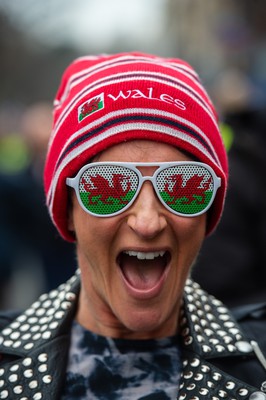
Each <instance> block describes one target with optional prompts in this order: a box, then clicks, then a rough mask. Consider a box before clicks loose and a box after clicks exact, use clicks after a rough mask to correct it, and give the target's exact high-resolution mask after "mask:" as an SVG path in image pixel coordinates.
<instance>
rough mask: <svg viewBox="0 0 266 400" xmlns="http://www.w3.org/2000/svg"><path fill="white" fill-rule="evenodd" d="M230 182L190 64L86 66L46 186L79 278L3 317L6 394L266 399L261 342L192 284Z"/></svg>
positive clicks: (131, 57)
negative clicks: (73, 252)
mask: <svg viewBox="0 0 266 400" xmlns="http://www.w3.org/2000/svg"><path fill="white" fill-rule="evenodd" d="M227 175H228V169H227V158H226V153H225V150H224V146H223V143H222V140H221V136H220V133H219V129H218V125H217V120H216V113H215V110H214V108H213V105H212V103H211V101H210V99H209V97H208V95H207V94H206V92H205V90H204V88H203V86H202V85H201V83H200V81H199V80H198V77H197V75H196V73H195V71H194V70H193V69H192V68H191V67H190V66H189V65H188V64H187V63H185V62H184V61H182V60H176V59H163V58H160V57H156V56H152V55H146V54H139V53H125V54H117V55H112V56H108V55H105V56H95V57H83V58H80V59H77V60H75V61H74V62H73V63H72V64H71V65H70V66H69V67H68V69H67V70H66V72H65V73H64V76H63V79H62V83H61V86H60V88H59V91H58V94H57V97H56V100H55V110H54V127H53V132H52V135H51V139H50V144H49V149H48V154H47V159H46V166H45V173H44V178H45V191H46V196H47V205H48V208H49V211H50V215H51V218H52V220H53V222H54V224H55V225H56V227H57V229H58V231H59V232H60V233H61V235H62V236H63V237H64V238H65V239H66V240H69V241H75V242H76V252H77V263H78V271H77V274H76V275H75V276H74V277H73V278H72V279H70V281H69V282H67V283H66V284H65V285H61V286H60V287H59V288H58V290H55V291H52V292H51V293H48V294H44V295H42V296H41V297H40V299H39V300H38V301H37V302H36V303H34V304H33V305H32V306H31V307H30V308H29V309H28V310H26V311H25V312H24V313H23V314H22V315H20V316H18V317H12V318H14V319H13V320H12V321H11V322H10V323H8V322H7V318H9V319H12V318H11V316H9V317H7V318H6V319H4V318H3V319H2V324H3V325H5V327H4V329H3V330H2V333H1V336H0V337H1V339H0V341H1V347H0V352H1V354H2V361H1V364H0V375H1V376H0V379H1V381H0V382H1V383H0V385H1V386H0V398H1V399H3V398H14V399H16V398H19V399H29V398H30V399H64V400H66V399H148V398H149V399H176V398H178V399H206V398H208V399H217V398H218V399H219V398H225V397H227V398H230V399H248V398H249V399H251V400H252V399H253V400H255V399H265V398H266V394H265V393H264V392H263V385H262V383H263V380H265V370H264V368H263V360H264V358H263V354H262V353H261V351H260V348H259V347H258V344H257V342H256V341H255V340H253V341H250V339H249V338H247V337H246V335H245V334H244V332H242V330H241V328H240V327H239V325H238V324H237V322H236V321H235V320H234V318H233V317H232V315H231V314H230V312H229V311H228V310H227V309H226V308H225V307H224V306H223V305H222V303H221V302H219V301H218V300H216V299H214V298H213V297H211V296H209V295H208V294H207V293H205V292H204V291H203V290H201V288H200V287H199V286H198V285H197V284H196V283H194V282H192V281H191V280H190V279H189V275H190V271H191V268H192V266H193V264H194V262H195V260H196V258H197V254H198V252H199V250H200V247H201V245H202V242H203V240H204V238H205V237H206V235H209V234H210V233H211V232H212V231H213V230H214V229H215V227H216V226H217V224H218V222H219V219H220V217H221V213H222V209H223V204H224V198H225V193H226V187H227ZM214 268H215V266H214ZM264 329H265V328H264ZM253 339H254V338H253ZM256 354H257V355H258V354H259V356H260V360H261V361H259V360H258V359H257V356H256ZM235 371H236V372H235ZM247 371H249V372H248V373H247ZM12 396H13V397H12Z"/></svg>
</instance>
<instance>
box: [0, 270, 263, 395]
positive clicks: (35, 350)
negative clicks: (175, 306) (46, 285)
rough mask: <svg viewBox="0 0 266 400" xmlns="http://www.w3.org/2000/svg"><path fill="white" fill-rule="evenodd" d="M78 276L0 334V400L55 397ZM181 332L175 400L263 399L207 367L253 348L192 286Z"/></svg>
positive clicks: (62, 370) (188, 289) (221, 309)
mask: <svg viewBox="0 0 266 400" xmlns="http://www.w3.org/2000/svg"><path fill="white" fill-rule="evenodd" d="M78 275H79V272H77V273H76V274H75V275H74V276H73V277H72V278H71V279H70V280H69V281H68V282H66V283H65V284H63V285H61V286H60V287H59V288H58V289H57V290H53V291H52V292H50V293H48V294H44V295H42V296H41V297H40V298H39V300H38V301H36V302H35V303H34V304H33V305H32V306H31V307H30V308H29V309H27V310H26V311H25V312H24V313H23V314H22V315H20V316H19V317H18V318H17V319H15V320H14V321H13V322H12V323H11V324H10V325H9V326H8V327H6V328H5V329H4V330H3V331H2V332H1V333H0V354H2V355H4V356H5V359H6V360H7V359H8V360H9V362H5V363H4V366H3V367H1V366H0V398H1V399H11V398H12V399H14V400H15V399H25V400H26V399H34V400H38V399H48V398H49V399H50V400H57V399H58V398H59V397H60V393H61V390H62V386H63V384H64V379H65V371H66V365H67V358H68V350H69V341H70V329H71V328H70V327H71V324H72V321H73V318H74V316H75V312H76V307H77V297H78V293H79V287H80V281H79V276H78ZM180 327H181V336H182V342H183V345H182V346H183V349H182V353H183V373H182V376H181V382H180V390H179V394H178V399H179V400H184V399H187V400H200V399H202V400H206V399H212V400H216V399H222V398H227V399H231V400H232V399H243V400H244V399H252V395H253V394H255V395H256V393H259V394H260V395H263V393H261V392H258V391H257V389H255V388H253V387H251V386H248V385H246V384H244V383H243V382H241V381H238V380H237V379H235V378H233V377H231V376H230V375H228V374H226V373H224V372H222V371H220V370H219V369H218V368H216V367H215V366H214V365H213V364H212V362H211V360H212V359H214V358H222V357H228V356H230V357H236V356H240V355H241V356H242V355H243V354H250V353H252V347H251V345H250V344H249V342H248V341H247V340H246V339H245V337H244V335H243V333H242V332H241V329H240V328H239V326H238V325H237V323H236V322H235V320H234V318H233V317H232V315H231V314H230V313H229V311H228V310H227V309H226V308H225V307H224V306H223V304H222V303H221V302H220V301H218V300H216V299H215V298H214V297H211V296H209V295H208V294H206V293H205V292H204V291H203V290H202V289H201V288H200V286H199V285H197V284H196V283H195V282H193V281H191V280H188V281H187V285H186V287H185V294H184V301H183V306H182V312H181V319H180ZM0 361H1V360H0ZM250 396H251V397H250ZM257 398H258V399H261V398H260V397H254V399H257ZM262 399H263V398H262ZM264 399H266V395H265V397H264Z"/></svg>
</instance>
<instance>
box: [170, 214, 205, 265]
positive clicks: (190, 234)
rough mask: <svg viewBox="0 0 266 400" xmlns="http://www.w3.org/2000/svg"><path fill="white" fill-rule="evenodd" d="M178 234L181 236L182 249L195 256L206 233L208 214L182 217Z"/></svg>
mask: <svg viewBox="0 0 266 400" xmlns="http://www.w3.org/2000/svg"><path fill="white" fill-rule="evenodd" d="M176 232H177V233H176V236H177V238H179V243H180V245H181V246H180V249H181V251H182V249H183V250H184V251H186V252H187V253H188V254H187V255H188V256H189V253H191V254H190V255H191V257H192V258H193V257H195V256H196V255H197V253H198V251H199V249H200V247H201V245H202V242H203V240H204V239H205V235H206V214H202V215H200V216H198V217H192V218H182V221H180V223H179V224H177V225H176Z"/></svg>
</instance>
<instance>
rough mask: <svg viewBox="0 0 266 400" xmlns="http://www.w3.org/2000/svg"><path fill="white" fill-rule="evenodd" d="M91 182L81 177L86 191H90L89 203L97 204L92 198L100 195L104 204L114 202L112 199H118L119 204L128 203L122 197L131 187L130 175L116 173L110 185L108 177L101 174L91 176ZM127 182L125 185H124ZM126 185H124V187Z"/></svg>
mask: <svg viewBox="0 0 266 400" xmlns="http://www.w3.org/2000/svg"><path fill="white" fill-rule="evenodd" d="M90 180H91V183H90V182H86V181H85V179H84V178H82V179H81V183H82V184H83V186H84V189H85V190H86V192H88V202H89V204H97V202H95V201H93V200H92V197H95V196H99V198H100V200H101V201H102V202H103V203H104V204H113V203H114V201H113V200H112V199H110V198H111V197H112V198H113V199H118V200H119V204H127V203H128V201H123V200H122V197H124V196H126V195H127V193H128V192H129V190H130V189H131V183H130V177H129V176H126V175H123V174H114V175H113V179H112V185H110V183H109V181H108V179H106V178H104V177H103V176H101V175H98V174H97V175H95V176H91V177H90ZM123 184H125V185H123ZM123 186H124V187H123Z"/></svg>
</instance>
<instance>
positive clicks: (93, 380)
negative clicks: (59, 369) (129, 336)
mask: <svg viewBox="0 0 266 400" xmlns="http://www.w3.org/2000/svg"><path fill="white" fill-rule="evenodd" d="M180 372H181V358H180V350H179V339H178V336H173V337H169V338H165V339H154V340H126V339H111V338H105V337H103V336H99V335H96V334H94V333H92V332H90V331H88V330H86V329H84V328H83V327H82V326H80V325H79V324H77V323H76V322H74V323H73V328H72V335H71V346H70V352H69V361H68V366H67V373H66V383H65V387H64V391H63V395H62V397H61V400H75V399H78V400H85V399H86V400H87V399H90V400H116V399H119V400H121V399H123V400H140V399H141V400H148V399H152V400H156V399H158V400H159V399H160V400H170V399H171V400H172V399H176V398H177V392H178V386H179V379H180Z"/></svg>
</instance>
